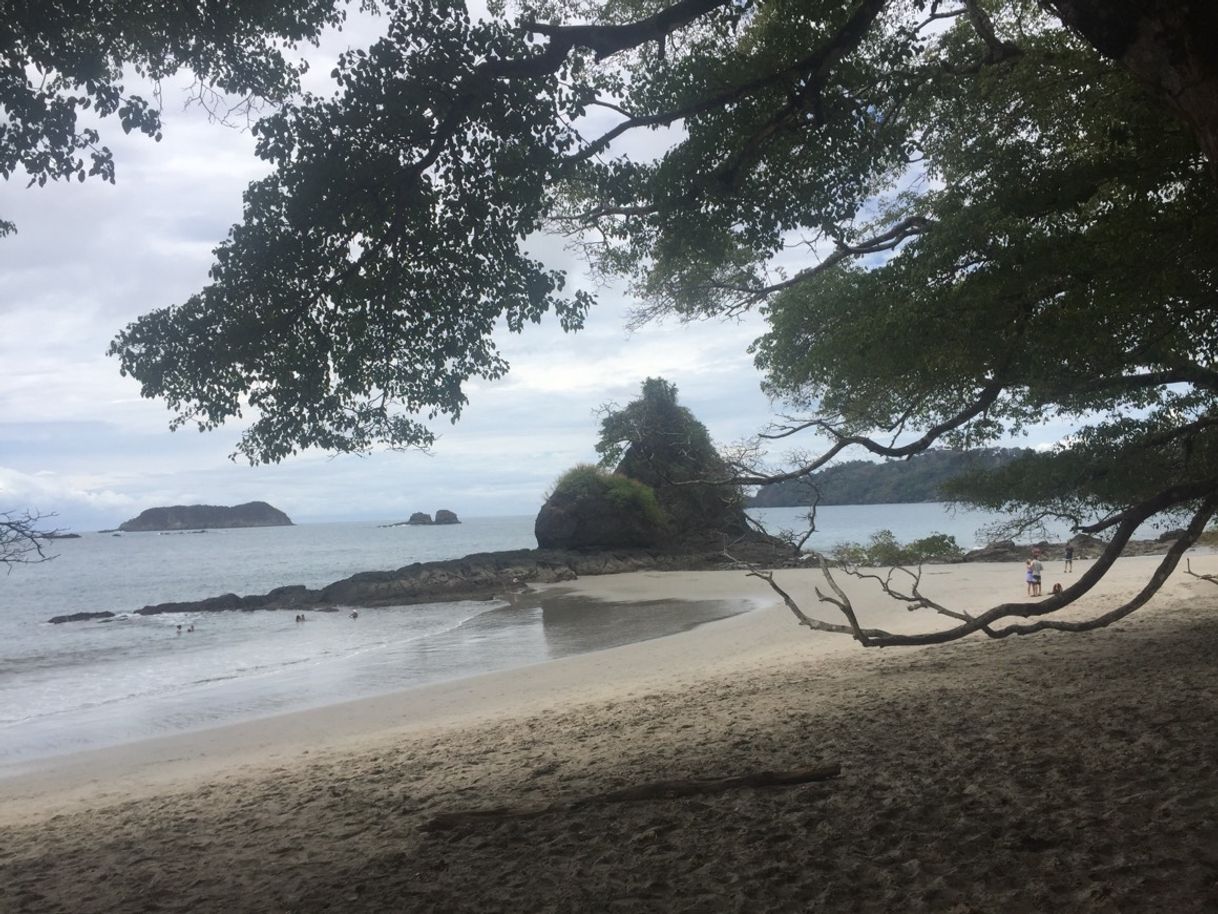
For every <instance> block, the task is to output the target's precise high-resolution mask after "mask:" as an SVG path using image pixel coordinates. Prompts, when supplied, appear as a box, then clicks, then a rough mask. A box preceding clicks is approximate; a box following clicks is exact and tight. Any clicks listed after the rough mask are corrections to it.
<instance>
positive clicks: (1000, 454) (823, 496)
mask: <svg viewBox="0 0 1218 914" xmlns="http://www.w3.org/2000/svg"><path fill="white" fill-rule="evenodd" d="M1022 453H1023V451H1022V450H1020V449H1018V448H977V449H975V450H970V451H951V450H945V449H934V450H929V451H924V452H923V453H921V454H915V455H914V456H912V457H910V458H908V459H906V460H889V461H883V462H880V463H874V462H871V461H867V460H848V461H845V462H844V463H839V464H835V465H834V466H831V467H828V468H826V469H824V470H819V471H817V472H815V473H812V474H810V475H809V476H806V477H802V478H800V479H791V480H787V481H786V482H779V483H773V484H771V485H767V486H762V487H761V488H760V489H759V490H758V491H757V494H756V495H754V496H753V497H752V498H751V499H750V500H749V504H750V505H752V506H753V507H758V508H774V507H788V506H803V505H811V504H813V503H814V502H815V503H816V504H819V505H887V504H905V503H910V502H927V501H947V500H949V499H950V498H951V491H952V490H951V489H950V488H949V486H950V484H951V482H952V481H953V480H955V479H957V478H959V477H960V476H962V475H963V474H965V473H975V474H977V475H978V476H980V477H984V476H986V475H988V474H990V473H992V472H993V471H994V470H995V469H997V468H998V467H1000V466H1003V465H1004V464H1006V463H1007V462H1009V461H1011V460H1013V459H1015V458H1016V457H1017V456H1019V455H1020V454H1022ZM970 478H971V477H970Z"/></svg>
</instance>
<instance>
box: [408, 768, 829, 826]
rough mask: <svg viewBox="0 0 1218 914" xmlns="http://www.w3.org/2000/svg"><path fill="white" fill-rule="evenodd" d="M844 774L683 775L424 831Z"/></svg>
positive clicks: (450, 818)
mask: <svg viewBox="0 0 1218 914" xmlns="http://www.w3.org/2000/svg"><path fill="white" fill-rule="evenodd" d="M841 773H842V766H841V765H840V764H838V763H836V762H835V763H833V764H828V765H818V766H816V767H814V768H796V769H793V770H791V771H758V772H754V773H753V774H745V775H739V776H737V777H730V778H682V779H679V780H673V781H652V782H651V783H648V784H640V785H638V786H636V787H625V788H622V789H621V790H611V791H609V792H608V793H600V794H596V795H595V796H591V797H581V798H580V799H577V800H567V801H563V802H558V803H545V804H542V805H539V806H491V807H487V808H484V809H465V810H458V811H456V812H444V813H440V814H439V815H438V816H435V817H433V818H432V819H430V820H428V821H427V822H425V823H424V824H423V826H422V827H423V830H424V831H431V832H435V831H447V830H449V829H452V828H457V827H459V826H461V825H467V824H474V823H477V822H485V821H487V820H498V819H531V818H535V817H537V816H543V815H546V814H547V813H552V812H570V811H572V810H576V809H584V808H586V807H589V806H603V805H608V804H609V803H646V802H649V801H652V800H675V799H679V798H681V797H693V796H706V795H708V794H715V793H726V792H727V791H729V790H739V789H741V788H745V787H792V786H795V785H797V784H809V783H812V782H814V781H827V780H830V779H832V778H835V777H837V776H838V775H840V774H841Z"/></svg>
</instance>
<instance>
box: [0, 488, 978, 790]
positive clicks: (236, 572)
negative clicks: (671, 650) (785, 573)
mask: <svg viewBox="0 0 1218 914" xmlns="http://www.w3.org/2000/svg"><path fill="white" fill-rule="evenodd" d="M800 513H801V512H800V511H799V510H798V509H793V508H771V509H765V510H760V511H757V512H756V514H757V516H758V517H760V518H762V519H763V521H764V522H765V523H766V524H767V525H768V526H769V527H770V528H771V529H772V530H775V531H776V530H778V529H782V528H784V527H787V528H796V527H798V526H799V525H800V524H799V516H800ZM994 520H995V518H993V517H992V516H990V515H986V514H984V513H983V512H964V511H957V512H953V511H950V510H949V509H948V508H947V507H946V506H944V505H865V506H850V507H832V508H822V509H820V511H819V513H818V521H817V525H818V528H819V531H818V533H817V534H815V535H814V536H813V537H812V539H810V540H809V543H808V548H817V549H821V548H827V547H829V546H831V545H833V544H834V543H837V542H842V541H861V540H866V539H867V538H868V537H869V536H870V535H871V533H873V532H875V531H876V530H878V529H882V528H887V529H890V530H892V531H893V532H894V533H895V534H896V536H897V537H898V538H899V539H901V540H907V539H913V538H916V537H920V536H925V535H927V534H929V533H931V532H945V533H951V534H953V535H955V536H956V537H957V540H958V541H959V542H960V543H961V544H962V545H964V546H966V547H968V546H972V545H975V544H979V543H980V542H981V540H982V539H984V536H980V535H979V534H978V530H979V529H980V528H981V527H983V526H984V525H985V524H987V523H991V522H993V521H994ZM52 545H53V549H52V551H53V552H54V553H55V554H56V557H55V558H54V559H53V560H52V561H49V562H45V563H42V564H39V565H25V566H17V567H15V568H14V569H13V570H12V571H11V572H10V573H8V574H3V573H0V776H4V775H5V774H6V773H10V774H11V773H14V772H16V771H19V770H22V769H24V768H25V767H28V766H29V765H30V763H31V762H34V761H36V760H38V759H41V758H46V757H48V756H53V755H59V754H63V753H69V752H75V751H80V750H84V749H92V748H99V747H102V746H107V745H114V744H118V743H125V742H132V741H136V740H139V739H144V738H149V737H154V736H162V735H166V734H170V733H175V732H181V731H186V730H197V729H203V728H207V727H211V726H218V725H222V724H226V723H232V722H236V721H240V720H249V719H255V718H258V717H265V716H270V715H273V714H278V713H283V712H287V711H295V710H302V709H305V708H310V707H318V706H321V705H325V704H330V703H336V702H341V701H347V700H350V699H353V698H360V697H366V696H371V695H377V694H384V693H388V692H393V691H398V690H401V689H408V688H411V687H413V686H419V685H424V684H429V683H437V682H444V681H449V680H455V679H459V678H462V677H466V676H472V675H476V674H479V673H484V672H490V671H493V670H501V669H508V668H513V667H520V666H526V665H529V664H534V663H542V662H545V661H547V660H553V659H556V658H559V657H563V656H568V655H571V654H578V653H584V652H588V651H594V650H603V649H605V648H609V647H614V646H616V645H620V644H625V643H629V642H632V641H640V640H646V639H648V638H656V637H662V636H665V635H670V634H675V633H677V632H680V631H685V630H687V629H689V628H692V627H694V626H696V625H701V624H704V623H706V622H710V621H713V620H715V619H720V618H724V617H726V616H729V615H732V614H734V613H737V612H741V611H744V610H747V609H748V608H750V607H747V606H737V605H730V604H726V603H681V602H665V603H660V604H652V605H617V604H606V605H601V606H590V605H588V604H587V603H586V602H577V601H571V600H564V599H561V598H556V597H546V598H543V599H526V600H517V601H515V603H513V604H509V603H508V602H506V601H501V600H490V601H478V602H473V601H463V602H455V603H437V604H422V605H415V606H408V607H389V608H380V609H361V610H360V614H359V618H358V619H354V620H353V619H350V618H349V617H348V615H347V614H346V613H343V612H337V613H308V614H307V621H306V622H305V623H304V624H297V623H296V622H295V621H294V613H292V612H284V611H278V612H273V611H264V612H228V613H201V614H194V615H177V614H175V615H161V616H134V615H129V614H130V613H131V612H132V611H133V610H135V609H138V608H140V607H141V606H145V605H147V604H150V603H161V602H165V601H170V600H196V599H201V598H203V597H209V596H216V595H218V594H222V593H228V592H233V593H237V594H243V595H244V594H252V593H264V592H266V591H268V590H270V589H272V588H274V587H278V586H282V585H286V584H304V585H307V586H309V587H320V586H324V585H325V584H328V583H330V582H332V581H336V580H339V579H341V578H344V577H347V576H349V575H352V574H354V573H356V572H359V571H372V570H385V569H394V568H398V567H401V566H403V565H407V564H410V563H412V562H426V561H433V560H439V559H449V558H458V557H461V556H464V555H468V554H470V553H474V552H489V551H498V550H505V549H521V548H532V547H534V546H535V545H536V541H535V540H534V538H533V518H532V517H531V516H529V517H495V518H467V519H465V520H464V522H463V523H461V524H460V525H454V526H440V527H381V526H378V525H377V524H376V523H371V522H365V523H331V524H299V525H297V526H293V527H263V528H253V529H243V530H210V531H207V532H206V533H162V534H157V533H135V534H122V535H118V536H116V535H113V534H103V533H86V534H83V535H82V536H81V537H80V538H79V539H66V540H58V541H56V542H54V543H53V544H52ZM103 610H108V611H110V612H114V613H117V614H120V617H119V618H118V619H116V620H112V621H106V622H97V621H90V622H77V623H65V624H61V625H50V624H48V623H47V621H46V620H47V619H49V618H50V617H51V616H55V615H62V614H68V613H75V612H99V611H103ZM178 625H181V626H182V628H183V631H182V633H181V634H179V633H178V628H177V627H178ZM192 625H193V626H194V631H188V630H187V629H189V627H190V626H192Z"/></svg>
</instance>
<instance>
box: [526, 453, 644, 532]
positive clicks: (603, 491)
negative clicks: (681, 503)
mask: <svg viewBox="0 0 1218 914" xmlns="http://www.w3.org/2000/svg"><path fill="white" fill-rule="evenodd" d="M549 497H550V498H552V499H555V500H556V501H559V502H568V501H580V500H583V499H592V500H595V501H598V502H604V503H606V504H609V505H611V506H612V507H613V508H615V509H617V510H619V511H622V512H624V513H627V514H633V515H635V516H637V517H640V518H642V519H643V520H644V521H646V522H647V523H648V524H649V525H651V526H654V527H663V526H665V525H666V523H667V518H666V517H665V516H664V510H663V509H662V508H661V507H660V503H659V501H658V500H657V499H656V493H655V491H654V490H653V489H652V488H651V486H649V485H646V484H645V483H641V482H639V481H638V480H637V479H629V478H627V477H625V476H620V475H618V474H616V473H609V472H607V471H606V470H604V469H602V468H601V467H597V466H593V465H591V464H580V465H578V466H574V467H572V468H571V469H569V470H567V472H565V473H563V475H562V476H560V477H559V479H558V482H556V483H555V484H554V491H553V493H551V495H550V496H549Z"/></svg>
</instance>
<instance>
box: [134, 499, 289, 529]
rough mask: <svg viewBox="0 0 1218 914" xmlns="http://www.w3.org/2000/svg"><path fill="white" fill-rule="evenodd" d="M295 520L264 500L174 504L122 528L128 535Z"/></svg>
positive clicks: (270, 524) (286, 523)
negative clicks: (235, 502)
mask: <svg viewBox="0 0 1218 914" xmlns="http://www.w3.org/2000/svg"><path fill="white" fill-rule="evenodd" d="M290 526H292V521H291V519H290V518H289V517H288V516H287V515H286V514H284V513H283V512H282V511H280V510H279V509H278V508H273V507H271V506H270V505H268V504H267V503H266V502H264V501H251V502H246V503H245V504H243V505H234V506H233V507H231V508H230V507H224V506H220V505H174V506H173V507H170V508H149V509H148V510H147V511H143V512H141V513H140V515H139V516H138V517H135V518H132V519H131V520H129V521H126V522H125V523H122V524H119V526H118V529H119V530H122V531H123V532H124V533H137V532H144V531H163V530H205V529H209V528H210V529H213V530H214V529H222V528H228V527H290Z"/></svg>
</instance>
